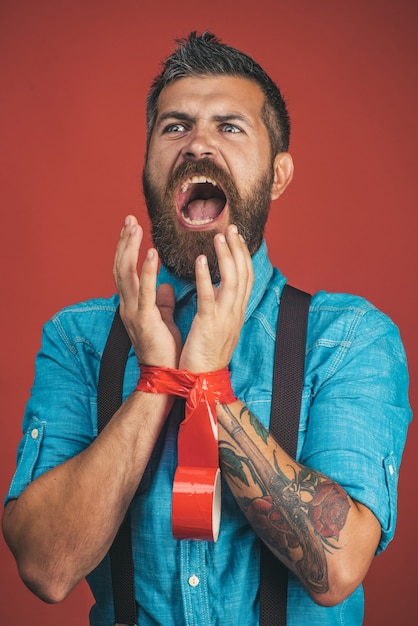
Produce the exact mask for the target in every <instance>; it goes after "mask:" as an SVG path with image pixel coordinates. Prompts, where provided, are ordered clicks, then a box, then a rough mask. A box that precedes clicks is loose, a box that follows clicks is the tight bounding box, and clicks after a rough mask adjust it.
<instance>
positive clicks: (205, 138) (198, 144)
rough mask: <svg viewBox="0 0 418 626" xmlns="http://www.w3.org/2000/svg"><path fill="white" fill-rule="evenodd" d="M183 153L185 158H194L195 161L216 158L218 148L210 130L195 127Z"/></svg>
mask: <svg viewBox="0 0 418 626" xmlns="http://www.w3.org/2000/svg"><path fill="white" fill-rule="evenodd" d="M182 153H183V156H184V157H192V158H194V159H203V158H205V157H214V156H215V154H216V147H215V143H214V141H213V138H212V137H211V134H210V131H209V129H206V128H203V127H201V126H195V127H194V128H193V130H192V131H191V132H190V133H189V135H188V137H187V140H186V142H185V144H184V146H183V150H182Z"/></svg>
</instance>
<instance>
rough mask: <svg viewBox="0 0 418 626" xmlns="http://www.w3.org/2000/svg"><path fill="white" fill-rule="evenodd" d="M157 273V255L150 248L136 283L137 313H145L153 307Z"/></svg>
mask: <svg viewBox="0 0 418 626" xmlns="http://www.w3.org/2000/svg"><path fill="white" fill-rule="evenodd" d="M157 271H158V254H157V251H156V250H155V249H154V248H150V249H149V250H148V251H147V254H146V256H145V259H144V263H143V265H142V269H141V276H140V279H139V283H138V300H137V308H138V311H141V312H143V313H145V312H148V311H150V310H151V309H153V308H154V307H155V303H156V285H157Z"/></svg>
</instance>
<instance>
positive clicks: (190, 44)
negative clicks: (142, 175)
mask: <svg viewBox="0 0 418 626" xmlns="http://www.w3.org/2000/svg"><path fill="white" fill-rule="evenodd" d="M176 43H177V44H178V47H177V48H176V49H175V51H174V52H173V53H172V54H171V55H170V56H169V57H167V58H166V59H165V60H164V61H163V63H162V66H163V70H162V72H161V74H159V75H158V76H156V77H155V78H154V80H153V81H152V84H151V88H150V91H149V94H148V98H147V149H148V146H149V142H150V138H151V134H152V131H153V128H154V124H155V120H156V116H157V106H158V97H159V95H160V93H161V91H162V90H163V89H164V87H165V86H166V85H168V84H169V83H170V82H172V81H175V80H178V79H179V78H185V77H188V76H205V75H222V74H223V75H225V76H240V77H243V78H248V79H249V80H252V81H254V82H255V83H257V84H258V85H259V86H260V88H261V90H262V92H263V93H264V96H265V101H264V105H263V109H262V118H263V122H264V124H265V126H266V128H267V130H268V132H269V135H270V144H271V149H272V156H274V155H276V154H277V153H278V152H285V151H286V150H287V149H288V146H289V137H290V120H289V114H288V112H287V108H286V103H285V101H284V99H283V97H282V94H281V93H280V89H279V88H278V86H277V85H276V84H275V82H274V81H273V80H272V79H271V78H270V76H269V75H268V74H267V73H266V72H265V71H264V70H263V68H262V67H261V66H260V65H258V63H256V62H255V61H254V60H253V59H252V58H251V57H250V56H248V55H247V54H245V53H243V52H241V51H240V50H237V49H236V48H232V47H230V46H227V45H226V44H224V43H222V42H221V41H220V39H218V38H217V37H216V36H215V35H214V34H212V33H210V32H208V31H206V32H204V33H202V34H201V35H198V34H197V32H196V31H193V32H192V33H190V35H189V36H188V37H187V38H186V39H177V40H176Z"/></svg>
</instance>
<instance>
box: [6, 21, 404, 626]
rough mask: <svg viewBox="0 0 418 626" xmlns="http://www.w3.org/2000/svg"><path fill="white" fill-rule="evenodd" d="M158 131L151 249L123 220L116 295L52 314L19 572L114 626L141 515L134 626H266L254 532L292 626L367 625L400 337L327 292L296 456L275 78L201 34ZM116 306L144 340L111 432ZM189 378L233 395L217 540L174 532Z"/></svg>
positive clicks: (168, 75) (400, 397) (385, 529)
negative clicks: (123, 536)
mask: <svg viewBox="0 0 418 626" xmlns="http://www.w3.org/2000/svg"><path fill="white" fill-rule="evenodd" d="M147 129H148V138H147V150H146V159H145V166H144V172H143V187H144V194H145V198H146V204H147V208H148V212H149V217H150V221H151V228H152V238H153V242H154V246H155V248H151V249H150V250H148V251H147V254H146V256H145V260H144V263H143V266H142V268H141V271H140V275H138V274H137V270H136V267H137V261H138V254H139V250H140V246H141V241H142V234H143V231H142V228H141V226H140V225H139V224H138V222H137V219H136V218H135V217H134V216H128V217H127V218H126V221H125V224H124V227H123V229H122V233H121V236H120V239H119V243H118V245H117V250H116V255H115V263H114V277H115V282H116V286H117V290H118V295H115V296H114V297H113V298H111V299H109V300H92V301H89V302H87V303H82V304H80V305H77V306H75V307H71V308H68V309H65V310H63V311H61V312H60V313H58V314H57V315H56V316H55V317H54V318H53V319H52V320H51V321H50V322H48V323H47V324H46V325H45V329H44V337H43V345H42V349H41V351H40V353H39V355H38V357H37V367H36V377H35V384H34V387H33V390H32V395H31V398H30V400H29V402H28V406H27V410H26V413H25V418H24V431H25V433H26V434H25V439H24V440H23V443H22V445H21V447H20V450H19V464H18V469H17V471H16V474H15V477H14V478H13V481H12V484H11V487H10V490H9V494H8V496H7V505H6V509H5V514H4V518H3V527H4V534H5V537H6V540H7V541H8V543H9V545H10V547H11V549H12V551H13V553H14V555H15V557H16V560H17V563H18V566H19V570H20V573H21V576H22V578H23V580H24V581H25V583H26V584H27V585H28V586H29V587H30V588H31V589H32V590H33V591H34V593H36V594H38V595H39V596H40V597H41V598H43V599H44V600H46V601H48V602H59V601H61V600H62V599H63V598H65V597H66V596H67V595H68V594H69V593H70V591H71V590H72V589H73V587H74V586H75V585H76V584H77V583H78V582H79V581H80V580H81V579H83V578H84V577H87V580H88V582H89V584H90V586H91V589H92V591H93V594H94V597H95V601H96V603H95V605H94V606H93V608H92V610H91V614H90V623H91V624H93V625H96V626H98V625H100V626H107V625H109V626H110V625H111V624H113V623H114V613H113V601H112V590H111V581H110V575H109V563H108V559H107V557H106V555H107V552H108V550H109V547H110V545H111V543H112V541H113V538H114V537H115V534H116V532H117V529H118V528H119V526H120V524H121V522H122V520H123V518H124V516H125V513H126V511H127V509H128V507H130V513H131V520H132V539H133V551H134V565H135V592H136V602H137V619H138V622H139V623H140V624H141V625H146V626H147V625H151V624H152V625H156V624H164V626H170V625H173V626H174V625H179V624H190V625H192V624H194V625H198V626H202V625H204V624H205V625H215V624H223V625H228V626H232V625H237V626H238V625H239V626H255V625H257V624H259V614H260V598H259V586H260V567H259V561H260V557H259V555H260V544H261V542H264V544H266V545H267V547H268V549H269V550H270V551H271V553H272V554H273V555H274V556H275V557H276V558H277V559H279V560H281V561H283V562H284V563H285V565H286V567H287V568H288V570H289V583H288V585H289V587H288V603H287V620H288V624H290V625H291V626H305V625H306V624H311V625H314V624H321V626H324V625H326V624H350V625H355V624H361V623H362V616H363V594H362V587H361V583H362V580H363V579H364V577H365V575H366V573H367V571H368V569H369V567H370V564H371V562H372V560H373V556H374V555H375V554H376V553H377V552H379V551H381V550H383V549H384V548H385V547H386V546H387V544H388V542H389V541H390V540H391V539H392V537H393V534H394V526H395V524H394V520H395V517H396V487H397V476H398V470H399V465H400V460H401V456H402V452H403V448H404V444H405V438H406V432H407V426H408V423H409V420H410V418H411V412H410V408H409V404H408V373H407V367H406V360H405V355H404V351H403V347H402V344H401V340H400V337H399V333H398V330H397V328H396V327H395V326H394V324H393V323H392V322H391V321H390V320H389V319H388V318H387V317H386V316H385V315H384V314H383V313H381V312H379V311H378V310H376V309H375V308H374V307H373V306H372V305H371V304H370V303H368V302H367V301H365V300H363V299H361V298H359V297H356V296H350V295H343V294H329V293H325V292H320V293H318V294H315V295H314V296H313V297H312V301H311V307H310V314H309V325H308V333H307V344H306V357H305V375H304V376H305V378H304V387H303V395H302V408H301V416H300V427H299V440H298V449H297V458H296V460H295V459H293V458H291V457H290V456H289V455H288V454H287V453H286V452H285V451H284V450H283V448H282V447H281V446H280V444H279V443H277V442H276V441H275V440H274V439H273V438H272V437H271V435H270V434H269V432H268V428H269V420H270V408H271V399H272V374H273V360H274V346H275V334H276V320H277V316H278V312H279V309H280V302H281V294H282V291H283V287H284V285H285V283H286V279H285V278H284V277H283V276H282V274H281V273H280V271H279V270H278V269H276V268H273V267H272V265H271V263H270V261H269V258H268V255H267V247H266V243H265V241H264V238H263V234H264V229H265V225H266V220H267V216H268V211H269V207H270V203H271V201H272V200H276V199H277V198H279V197H280V195H281V194H282V193H283V192H284V191H285V189H286V187H287V186H288V184H289V183H290V182H291V180H292V175H293V161H292V158H291V156H290V154H289V152H288V143H289V129H290V127H289V117H288V114H287V110H286V105H285V102H284V100H283V98H282V95H281V93H280V90H279V89H278V87H277V86H276V85H275V83H274V82H273V81H272V80H271V78H270V77H269V76H268V75H267V74H266V73H265V72H264V70H263V69H262V68H261V67H260V66H259V65H258V64H257V63H255V61H254V60H253V59H251V58H250V57H248V56H247V55H245V54H244V53H242V52H240V51H238V50H236V49H234V48H231V47H229V46H227V45H225V44H223V43H221V42H220V41H219V40H218V39H217V38H216V37H215V36H214V35H212V34H210V33H204V34H202V35H200V36H198V35H197V34H196V33H191V34H190V36H189V37H188V38H187V39H186V40H183V41H180V42H178V47H177V49H176V50H175V51H174V52H173V54H172V55H171V56H170V57H168V59H166V61H165V62H164V64H163V69H162V72H161V74H160V75H159V76H157V77H156V79H155V80H154V82H153V84H152V86H151V90H150V93H149V97H148V106H147ZM159 259H160V260H161V262H162V267H161V270H160V271H158V264H159ZM118 305H120V314H121V317H122V320H123V323H124V325H125V328H126V330H127V332H128V334H129V338H130V340H131V342H132V346H133V350H132V351H131V353H130V356H129V358H128V363H127V367H126V373H125V379H124V394H123V397H124V402H123V404H122V406H121V408H120V409H119V410H118V411H117V412H116V413H115V414H114V416H113V417H112V419H111V420H110V422H109V424H108V425H107V427H106V428H105V429H104V430H103V431H102V432H101V433H100V434H99V435H98V436H97V430H96V420H97V411H96V403H97V379H98V371H99V367H100V359H101V355H102V354H103V350H104V346H105V343H106V338H107V335H108V333H109V329H110V326H111V323H112V320H113V316H114V314H115V311H116V309H117V307H118ZM161 372H163V374H161ZM219 372H221V373H222V377H221V378H220V377H219ZM184 376H186V377H187V376H188V377H189V378H192V379H193V380H195V379H196V380H197V379H199V380H200V377H202V376H205V377H207V380H209V381H212V380H215V381H216V382H215V383H210V384H213V385H214V386H215V387H216V389H215V391H214V394H216V393H218V392H219V397H220V401H219V402H218V404H217V405H216V413H217V430H218V433H217V435H216V434H215V439H216V440H217V444H216V445H217V448H216V456H217V455H218V453H219V458H220V465H221V470H222V477H223V482H224V485H223V488H222V505H221V520H220V529H219V535H218V536H217V537H213V539H217V540H216V541H210V540H207V538H206V539H202V538H201V537H200V538H199V539H200V540H196V537H191V538H188V537H186V538H182V537H180V538H179V537H178V536H176V533H174V536H173V533H172V509H171V505H172V500H173V503H174V499H175V494H173V496H172V487H173V479H174V472H175V470H176V466H177V444H179V445H180V438H179V437H178V433H179V428H180V429H181V428H182V427H183V424H184V423H185V422H187V421H188V418H187V419H186V420H184V422H183V417H184V415H182V414H181V411H179V410H178V407H179V403H178V402H175V396H177V395H181V393H180V391H178V392H177V389H176V388H175V385H174V383H173V381H177V380H180V379H181V380H183V379H184ZM164 377H165V379H164V380H165V382H164V381H163V382H162V379H163V378H164ZM181 377H183V378H181ZM138 378H139V382H137V381H138ZM205 380H206V379H205ZM225 380H226V382H225ZM167 381H168V382H167ZM229 381H230V382H229ZM168 383H170V384H168ZM165 384H166V386H164V385H165ZM217 386H218V387H219V388H218V387H217ZM221 388H222V390H221ZM150 391H153V393H150ZM173 407H175V408H176V410H174V408H173ZM212 425H213V422H212ZM199 444H200V442H199V441H198V440H197V439H195V440H193V442H192V445H190V442H189V447H191V448H193V447H194V446H196V448H197V449H199ZM187 452H191V453H193V450H191V451H190V450H188V451H187ZM147 467H148V469H149V471H150V473H151V479H150V484H149V487H148V489H147V490H146V491H144V492H140V491H139V490H138V485H139V484H140V482H141V478H142V476H143V474H144V472H145V470H146V468H147ZM92 503H94V504H92Z"/></svg>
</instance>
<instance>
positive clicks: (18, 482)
mask: <svg viewBox="0 0 418 626" xmlns="http://www.w3.org/2000/svg"><path fill="white" fill-rule="evenodd" d="M45 429H46V423H45V422H41V420H39V419H38V418H37V417H36V416H35V415H34V416H32V417H31V418H30V420H29V423H28V426H27V429H26V432H25V434H24V437H23V439H22V440H21V442H20V445H19V450H18V462H17V467H16V471H15V474H14V476H13V479H12V482H11V485H10V489H9V493H8V495H7V499H9V500H10V499H14V498H17V497H18V496H20V494H21V493H22V491H23V490H24V489H25V487H27V486H28V485H29V483H31V482H32V480H33V472H34V468H35V465H36V461H37V460H38V457H39V453H40V449H41V444H42V441H43V439H44V436H45Z"/></svg>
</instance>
